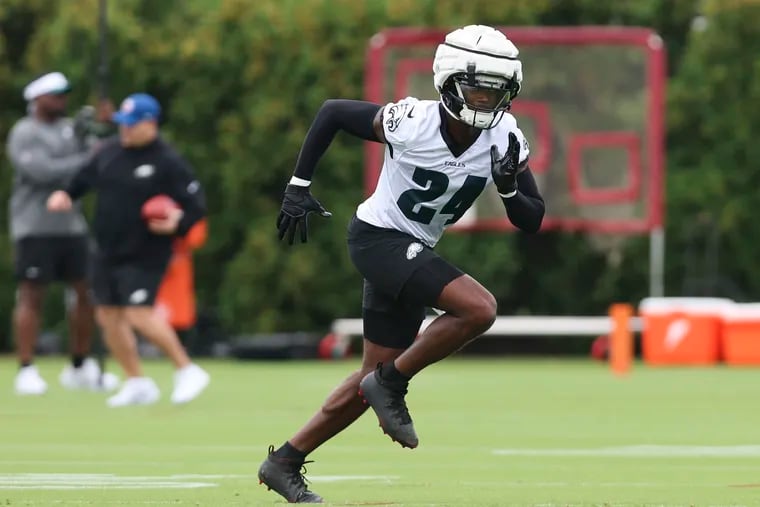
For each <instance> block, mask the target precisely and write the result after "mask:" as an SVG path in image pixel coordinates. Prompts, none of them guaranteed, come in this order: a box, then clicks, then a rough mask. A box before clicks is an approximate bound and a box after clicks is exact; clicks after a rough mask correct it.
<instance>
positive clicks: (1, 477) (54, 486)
mask: <svg viewBox="0 0 760 507" xmlns="http://www.w3.org/2000/svg"><path fill="white" fill-rule="evenodd" d="M225 479H246V480H254V479H255V477H254V476H252V475H204V474H181V475H164V476H150V475H140V476H123V475H115V474H50V473H47V474H34V473H26V474H0V490H22V489H34V490H71V489H194V488H213V487H216V486H218V485H219V484H218V482H211V481H221V480H225ZM395 479H398V477H396V476H389V475H316V476H313V477H310V480H311V481H312V482H342V481H367V482H384V483H391V482H392V481H393V480H395Z"/></svg>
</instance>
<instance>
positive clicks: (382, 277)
mask: <svg viewBox="0 0 760 507" xmlns="http://www.w3.org/2000/svg"><path fill="white" fill-rule="evenodd" d="M348 252H349V255H350V256H351V261H352V262H353V263H354V265H355V266H356V268H357V269H358V270H359V272H360V273H361V274H362V276H363V277H364V298H363V301H362V318H363V320H364V337H365V338H367V339H368V340H369V341H371V342H373V343H376V344H378V345H381V346H383V347H390V348H406V347H408V346H409V345H411V344H412V342H413V341H414V339H415V338H416V336H417V333H418V332H419V328H420V325H421V324H422V321H423V320H424V318H425V308H426V307H429V306H430V307H432V306H435V304H436V302H437V301H438V297H439V296H440V295H441V291H443V288H444V287H446V285H448V284H449V282H451V281H452V280H454V279H456V278H458V277H460V276H462V275H463V273H462V271H460V270H459V269H458V268H457V267H456V266H454V265H452V264H450V263H449V262H447V261H445V260H444V259H442V258H441V257H440V256H439V255H438V254H437V253H435V251H433V249H432V248H430V247H429V246H427V245H425V244H424V243H422V242H421V241H420V240H418V239H416V238H414V237H412V236H410V235H409V234H406V233H404V232H400V231H397V230H394V229H383V228H380V227H375V226H374V225H370V224H368V223H366V222H363V221H361V220H359V219H358V218H356V217H354V218H353V219H352V220H351V223H350V225H349V226H348Z"/></svg>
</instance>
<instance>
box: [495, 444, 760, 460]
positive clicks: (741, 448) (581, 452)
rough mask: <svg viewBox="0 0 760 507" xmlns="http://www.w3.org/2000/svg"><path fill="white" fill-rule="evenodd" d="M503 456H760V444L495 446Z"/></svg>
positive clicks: (497, 451) (497, 452)
mask: <svg viewBox="0 0 760 507" xmlns="http://www.w3.org/2000/svg"><path fill="white" fill-rule="evenodd" d="M491 452H492V454H496V455H499V456H554V457H563V456H583V457H620V458H636V457H642V458H679V457H681V458H693V457H714V458H760V445H715V446H709V445H648V444H647V445H626V446H618V447H596V448H587V449H572V448H558V449H556V448H555V449H527V448H525V449H523V448H507V449H494V450H492V451H491Z"/></svg>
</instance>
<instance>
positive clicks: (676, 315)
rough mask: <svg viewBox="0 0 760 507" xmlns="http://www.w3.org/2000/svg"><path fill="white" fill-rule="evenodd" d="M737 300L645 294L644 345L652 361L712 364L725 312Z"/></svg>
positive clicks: (717, 352)
mask: <svg viewBox="0 0 760 507" xmlns="http://www.w3.org/2000/svg"><path fill="white" fill-rule="evenodd" d="M733 304H734V303H733V302H732V301H731V300H730V299H723V298H645V299H643V300H642V301H641V304H640V305H639V314H640V315H641V317H642V319H643V324H644V330H643V332H642V338H641V346H642V356H643V359H644V362H645V363H647V364H651V365H711V364H715V363H716V362H718V360H719V359H720V353H721V347H720V346H721V331H722V326H723V315H724V313H725V312H726V309H727V308H728V307H730V306H732V305H733Z"/></svg>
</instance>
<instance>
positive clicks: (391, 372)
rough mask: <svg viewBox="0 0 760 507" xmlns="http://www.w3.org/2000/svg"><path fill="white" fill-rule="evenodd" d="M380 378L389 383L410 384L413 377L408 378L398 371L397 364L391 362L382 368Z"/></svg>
mask: <svg viewBox="0 0 760 507" xmlns="http://www.w3.org/2000/svg"><path fill="white" fill-rule="evenodd" d="M380 378H382V379H383V380H387V381H388V382H409V379H410V378H411V377H407V376H406V375H404V374H403V373H401V372H400V371H398V370H397V369H396V364H395V363H394V362H393V361H391V362H390V363H385V364H383V366H382V367H381V368H380Z"/></svg>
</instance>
